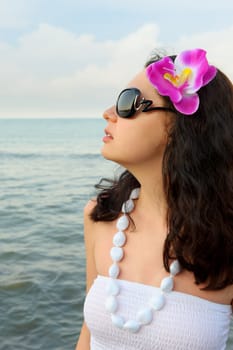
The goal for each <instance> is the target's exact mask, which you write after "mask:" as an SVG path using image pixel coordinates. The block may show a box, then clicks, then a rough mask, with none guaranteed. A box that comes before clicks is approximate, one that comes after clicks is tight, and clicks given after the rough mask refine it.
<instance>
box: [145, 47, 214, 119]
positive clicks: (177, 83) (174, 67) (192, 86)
mask: <svg viewBox="0 0 233 350" xmlns="http://www.w3.org/2000/svg"><path fill="white" fill-rule="evenodd" d="M146 74H147V77H148V79H149V81H150V83H151V84H152V85H153V86H154V87H155V88H156V89H157V91H158V92H159V94H160V95H162V96H169V97H170V100H171V101H172V103H173V104H174V106H175V108H176V109H177V110H178V111H179V112H182V113H183V114H188V115H189V114H193V113H195V112H196V110H197V109H198V106H199V97H198V95H197V94H196V92H197V91H198V90H200V88H201V87H203V86H205V85H206V84H208V83H209V82H210V81H211V80H213V79H214V77H215V75H216V74H217V69H216V68H215V67H214V66H210V65H209V63H208V61H207V58H206V51H205V50H202V49H194V50H186V51H183V52H181V53H180V54H179V55H177V57H176V58H175V60H174V62H173V61H172V59H171V58H170V57H168V56H167V57H164V58H162V59H161V60H159V61H156V62H153V63H152V64H150V65H149V66H148V67H147V68H146Z"/></svg>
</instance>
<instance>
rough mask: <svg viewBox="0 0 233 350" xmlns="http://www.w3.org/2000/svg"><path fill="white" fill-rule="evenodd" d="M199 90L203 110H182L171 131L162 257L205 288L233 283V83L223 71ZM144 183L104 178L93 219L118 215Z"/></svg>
mask: <svg viewBox="0 0 233 350" xmlns="http://www.w3.org/2000/svg"><path fill="white" fill-rule="evenodd" d="M170 57H171V58H172V59H173V60H174V58H175V56H170ZM160 58H161V57H158V56H154V57H152V58H151V59H150V60H149V61H148V62H147V63H146V66H148V65H149V64H150V63H152V62H154V61H157V60H158V59H160ZM198 94H199V98H200V105H199V108H198V110H197V111H196V112H195V113H194V114H193V115H191V116H186V115H183V114H181V113H178V112H177V114H176V116H175V118H174V122H173V123H172V125H171V127H170V129H169V131H168V143H167V145H166V148H165V152H164V157H163V185H164V192H165V195H166V200H167V204H168V208H169V209H168V212H167V224H168V228H169V233H168V235H167V238H166V240H165V243H164V252H163V260H164V266H165V268H166V270H167V271H169V261H170V259H172V258H177V259H178V260H179V262H180V263H181V265H182V266H183V268H185V269H187V270H188V271H191V272H193V274H194V277H195V282H196V283H197V284H200V283H204V284H205V288H203V289H205V290H218V289H222V288H224V287H226V286H228V285H230V284H233V86H232V83H231V81H230V80H229V79H228V78H227V77H226V76H225V75H224V73H222V72H221V71H220V70H219V69H218V71H217V75H216V77H215V78H214V79H213V80H212V81H211V82H210V83H209V84H207V85H206V86H204V87H202V88H201V89H200V90H199V92H198ZM165 99H166V101H167V102H168V104H169V105H170V106H172V104H171V101H170V100H169V98H167V97H165ZM139 186H140V184H139V183H138V181H137V179H136V178H135V177H134V176H133V175H132V174H131V173H130V172H129V171H127V170H126V171H124V172H123V173H122V174H121V175H120V176H119V178H118V179H115V180H109V179H102V180H101V181H100V183H99V184H98V185H96V188H97V189H98V190H99V194H98V196H97V205H96V207H95V208H94V209H93V211H92V213H91V218H92V220H94V221H111V220H114V219H116V218H117V217H118V215H119V213H120V211H121V206H122V203H123V202H124V201H125V200H126V199H127V198H128V196H129V194H130V192H131V190H132V189H133V188H135V187H139Z"/></svg>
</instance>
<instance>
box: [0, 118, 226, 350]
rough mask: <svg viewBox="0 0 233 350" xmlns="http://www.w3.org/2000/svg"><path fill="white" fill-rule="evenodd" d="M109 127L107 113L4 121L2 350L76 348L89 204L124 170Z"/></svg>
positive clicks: (0, 133) (0, 141)
mask: <svg viewBox="0 0 233 350" xmlns="http://www.w3.org/2000/svg"><path fill="white" fill-rule="evenodd" d="M104 127H105V123H104V121H103V120H101V119H99V120H97V119H89V120H81V119H77V120H74V119H64V120H61V119H57V120H26V119H25V120H0V203H1V205H0V240H1V254H0V266H1V270H0V350H14V349H17V350H37V349H40V350H69V349H74V347H75V343H76V341H77V338H78V334H79V331H80V327H81V324H82V307H83V301H84V293H85V254H84V244H83V221H82V220H83V219H82V216H83V207H84V205H85V203H86V201H87V200H88V198H90V197H91V196H92V195H93V194H94V188H93V185H94V184H95V183H96V182H98V180H99V179H100V178H101V177H102V176H112V174H113V173H114V172H116V169H117V167H116V166H115V165H114V164H113V163H111V162H108V161H106V160H104V159H103V158H102V157H101V156H100V152H99V150H100V147H101V138H102V136H103V129H104ZM228 349H233V328H232V327H231V336H230V339H229V345H228ZM169 350H170V349H169ZM207 350H211V349H207Z"/></svg>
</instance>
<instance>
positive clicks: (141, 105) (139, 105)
mask: <svg viewBox="0 0 233 350" xmlns="http://www.w3.org/2000/svg"><path fill="white" fill-rule="evenodd" d="M125 91H134V92H135V98H134V101H133V102H132V105H131V109H130V111H129V113H128V114H127V115H123V113H121V112H120V111H119V108H118V102H119V100H120V97H121V95H122V94H123V93H124V92H125ZM141 94H142V93H141V91H140V90H139V89H137V88H134V87H132V88H126V89H124V90H122V91H121V92H120V94H119V96H118V98H117V102H116V112H117V114H118V115H119V117H121V118H125V119H127V118H131V117H132V116H133V115H134V114H136V113H137V112H138V111H139V110H141V112H150V111H169V112H173V113H175V111H174V109H172V108H170V107H150V106H151V105H152V103H153V101H152V100H146V99H145V98H144V97H142V99H141V100H140V101H139V102H138V99H139V97H140V96H141Z"/></svg>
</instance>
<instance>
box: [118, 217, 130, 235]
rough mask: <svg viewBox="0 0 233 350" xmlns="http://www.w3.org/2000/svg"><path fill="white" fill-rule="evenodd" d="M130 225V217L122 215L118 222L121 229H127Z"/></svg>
mask: <svg viewBox="0 0 233 350" xmlns="http://www.w3.org/2000/svg"><path fill="white" fill-rule="evenodd" d="M128 226H129V219H128V217H127V216H126V215H123V216H121V217H120V218H119V219H118V220H117V223H116V227H117V229H118V230H119V231H123V230H125V229H127V227H128Z"/></svg>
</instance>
